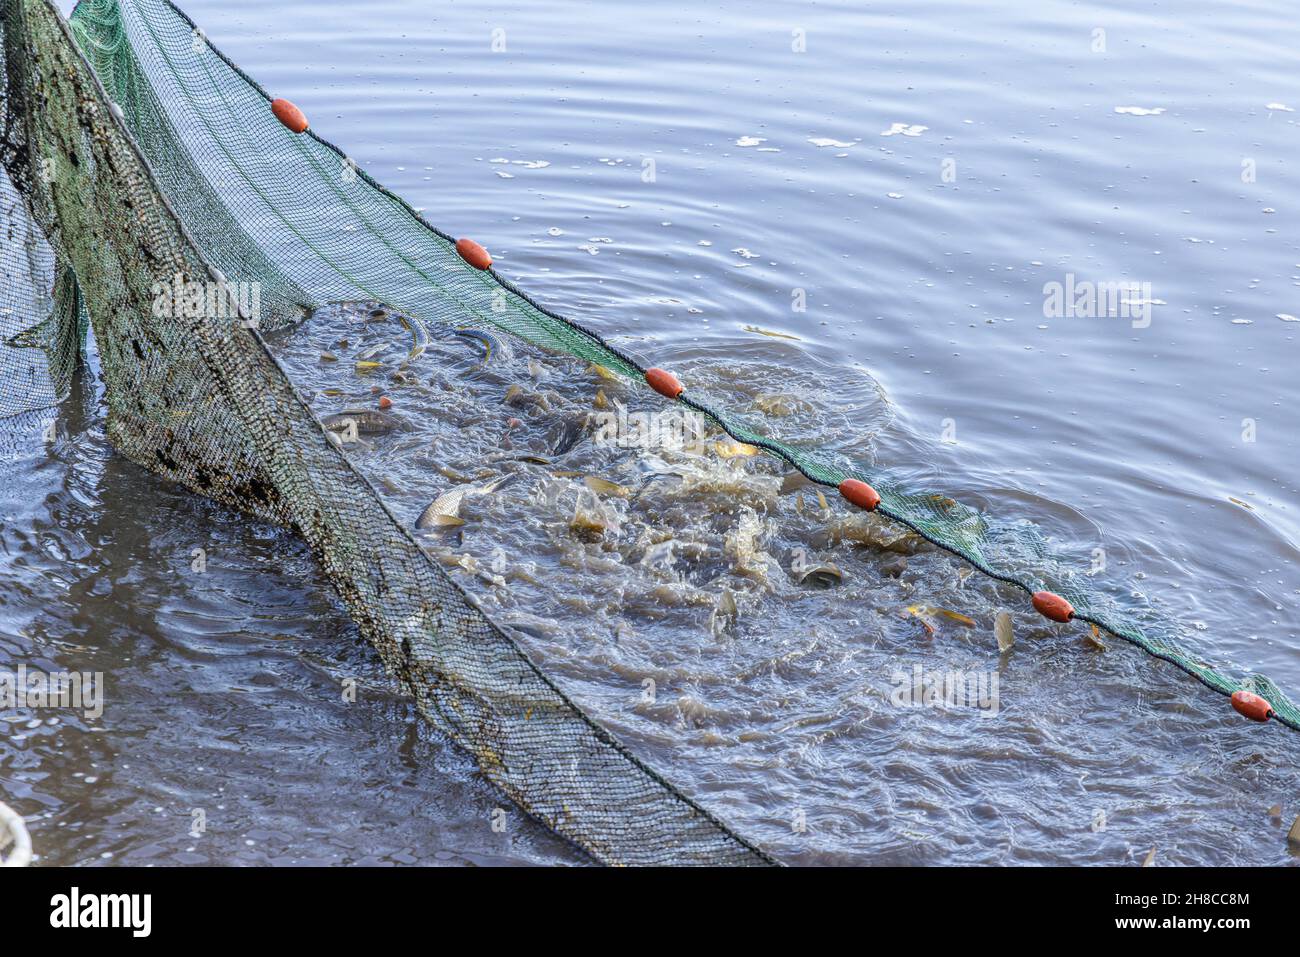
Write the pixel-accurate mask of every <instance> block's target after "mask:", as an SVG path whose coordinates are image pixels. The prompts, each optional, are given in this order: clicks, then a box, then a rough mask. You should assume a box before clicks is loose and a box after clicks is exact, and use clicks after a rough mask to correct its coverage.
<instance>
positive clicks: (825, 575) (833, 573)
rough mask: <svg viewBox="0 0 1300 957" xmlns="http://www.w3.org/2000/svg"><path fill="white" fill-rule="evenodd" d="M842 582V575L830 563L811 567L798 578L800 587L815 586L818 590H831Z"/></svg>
mask: <svg viewBox="0 0 1300 957" xmlns="http://www.w3.org/2000/svg"><path fill="white" fill-rule="evenodd" d="M843 581H844V573H843V572H841V571H840V570H839V568H837V567H836V566H835V565H833V564H831V563H830V562H826V563H824V564H821V565H813V566H812V567H811V568H807V569H805V570H804V571H803V573H802V574H801V575H800V576H799V584H800V585H816V586H817V587H819V588H833V587H835V586H836V585H839V584H841V583H843Z"/></svg>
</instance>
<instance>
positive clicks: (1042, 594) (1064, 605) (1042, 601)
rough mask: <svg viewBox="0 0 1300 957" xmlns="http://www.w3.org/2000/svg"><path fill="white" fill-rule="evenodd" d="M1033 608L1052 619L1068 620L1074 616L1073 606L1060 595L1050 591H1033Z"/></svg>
mask: <svg viewBox="0 0 1300 957" xmlns="http://www.w3.org/2000/svg"><path fill="white" fill-rule="evenodd" d="M1033 600H1034V609H1035V610H1036V611H1037V612H1038V613H1039V614H1040V615H1042V616H1043V617H1044V618H1050V619H1051V620H1052V621H1069V620H1070V619H1071V618H1073V617H1074V606H1073V605H1071V604H1070V603H1069V602H1068V601H1066V600H1065V599H1064V598H1062V597H1061V596H1060V595H1057V594H1055V593H1054V592H1050V591H1036V592H1034V599H1033Z"/></svg>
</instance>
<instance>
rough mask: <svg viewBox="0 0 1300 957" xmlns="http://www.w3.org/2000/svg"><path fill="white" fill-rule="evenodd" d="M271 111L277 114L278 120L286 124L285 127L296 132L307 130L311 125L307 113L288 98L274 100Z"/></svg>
mask: <svg viewBox="0 0 1300 957" xmlns="http://www.w3.org/2000/svg"><path fill="white" fill-rule="evenodd" d="M271 112H272V113H274V114H275V118H276V119H277V120H279V121H280V122H281V123H283V124H284V126H285V129H288V130H291V131H292V132H294V133H306V132H307V127H308V126H309V125H310V124H309V123H308V122H307V114H306V113H304V112H303V111H302V110H300V109H298V107H296V106H294V105H293V104H292V103H290V102H289V101H288V100H284V99H279V100H272V101H271Z"/></svg>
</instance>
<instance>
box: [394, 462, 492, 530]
mask: <svg viewBox="0 0 1300 957" xmlns="http://www.w3.org/2000/svg"><path fill="white" fill-rule="evenodd" d="M510 478H511V476H509V475H503V476H501V477H500V478H497V479H493V480H492V481H491V482H488V483H486V484H484V485H461V486H459V487H457V488H454V489H452V490H451V491H450V492H443V493H442V494H441V495H439V496H438V497H437V498H436V499H434V500H433V501H432V502H431V503H429V506H428V508H426V509H425V510H424V511H423V512H421V513H420V517H419V518H417V519H416V520H415V527H416V528H419V529H429V528H436V527H438V526H446V525H464V524H465V520H464V519H462V518H461V517H460V506H461V503H462V502H463V501H465V499H466V497H468V496H471V495H490V494H491V493H493V492H495V491H496V490H497V489H499V488H500V487H501V486H502V485H504V484H505V483H506V481H507V480H508V479H510Z"/></svg>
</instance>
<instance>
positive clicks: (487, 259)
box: [456, 239, 492, 269]
mask: <svg viewBox="0 0 1300 957" xmlns="http://www.w3.org/2000/svg"><path fill="white" fill-rule="evenodd" d="M456 252H458V253H460V258H461V259H463V260H465V262H467V263H469V264H470V265H471V266H473V267H474V268H475V269H487V268H488V266H491V265H492V257H491V256H490V255H488V251H487V250H486V249H484V248H483V247H482V246H480V245H479V244H478V243H476V242H474V240H472V239H458V240H456Z"/></svg>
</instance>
